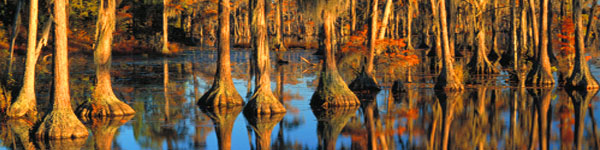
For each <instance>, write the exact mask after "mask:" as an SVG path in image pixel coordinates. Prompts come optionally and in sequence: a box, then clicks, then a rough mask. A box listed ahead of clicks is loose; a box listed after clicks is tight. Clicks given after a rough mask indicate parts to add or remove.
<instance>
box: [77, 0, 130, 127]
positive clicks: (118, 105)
mask: <svg viewBox="0 0 600 150" xmlns="http://www.w3.org/2000/svg"><path fill="white" fill-rule="evenodd" d="M98 12H99V13H98V22H97V32H98V33H96V35H97V36H98V37H96V44H95V50H94V64H95V65H96V87H95V88H94V92H93V93H92V99H91V100H90V101H85V102H84V103H83V104H81V105H80V106H78V107H77V109H76V110H75V112H76V114H77V115H79V116H82V117H83V116H86V117H92V116H123V115H132V114H135V111H134V110H133V109H132V108H131V107H130V106H129V105H127V104H125V103H124V102H122V101H121V100H119V99H118V98H117V96H115V93H114V92H113V89H112V81H111V76H110V68H111V64H112V61H111V59H112V58H111V51H112V48H111V46H112V41H113V32H114V30H115V24H116V17H115V13H116V1H115V0H101V1H100V7H99V11H98Z"/></svg>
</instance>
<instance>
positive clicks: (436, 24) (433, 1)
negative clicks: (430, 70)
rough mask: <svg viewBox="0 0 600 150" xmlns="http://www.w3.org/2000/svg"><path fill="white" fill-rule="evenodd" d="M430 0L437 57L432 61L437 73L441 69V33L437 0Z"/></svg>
mask: <svg viewBox="0 0 600 150" xmlns="http://www.w3.org/2000/svg"><path fill="white" fill-rule="evenodd" d="M430 2H431V12H432V14H433V23H432V25H433V27H432V28H433V29H434V30H435V56H436V58H437V60H436V61H435V62H434V63H435V64H436V71H435V73H436V74H437V73H438V72H439V71H440V69H442V64H443V62H442V36H441V35H442V34H441V31H440V21H439V18H440V17H439V14H438V12H437V11H438V8H437V5H438V1H436V0H430Z"/></svg>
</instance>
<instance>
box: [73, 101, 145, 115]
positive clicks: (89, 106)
mask: <svg viewBox="0 0 600 150" xmlns="http://www.w3.org/2000/svg"><path fill="white" fill-rule="evenodd" d="M75 114H77V115H78V116H80V117H97V116H127V115H133V114H135V111H134V110H133V109H132V108H131V107H130V106H129V105H127V104H125V103H123V102H121V101H120V100H119V99H117V98H116V97H112V96H102V97H98V98H96V99H94V100H91V101H86V102H84V103H83V104H81V105H79V106H78V107H77V109H76V110H75Z"/></svg>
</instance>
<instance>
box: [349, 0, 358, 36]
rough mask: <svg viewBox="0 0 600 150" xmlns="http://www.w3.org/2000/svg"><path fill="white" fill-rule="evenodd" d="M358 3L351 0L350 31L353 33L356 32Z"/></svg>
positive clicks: (355, 0)
mask: <svg viewBox="0 0 600 150" xmlns="http://www.w3.org/2000/svg"><path fill="white" fill-rule="evenodd" d="M356 2H357V0H350V16H351V18H352V21H351V24H350V29H351V31H352V33H354V32H355V31H356Z"/></svg>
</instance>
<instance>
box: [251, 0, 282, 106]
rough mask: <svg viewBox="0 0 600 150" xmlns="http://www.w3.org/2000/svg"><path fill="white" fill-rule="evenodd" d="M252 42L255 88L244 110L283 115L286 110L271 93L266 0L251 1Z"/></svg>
mask: <svg viewBox="0 0 600 150" xmlns="http://www.w3.org/2000/svg"><path fill="white" fill-rule="evenodd" d="M250 4H251V9H250V11H251V12H250V16H251V18H250V19H251V21H250V22H251V24H252V30H251V32H252V42H253V45H254V47H253V48H254V58H255V60H256V73H257V76H256V86H255V87H256V88H255V89H254V95H252V98H250V100H249V101H248V105H246V107H245V108H244V111H245V112H248V113H251V114H272V113H273V114H275V113H285V112H286V109H285V108H284V107H283V105H282V104H281V102H279V100H277V98H276V97H275V95H273V92H272V91H271V79H270V77H269V74H270V72H271V63H270V62H271V59H270V58H269V45H268V44H267V23H266V14H267V13H265V11H266V5H267V1H266V0H251V1H250Z"/></svg>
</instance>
